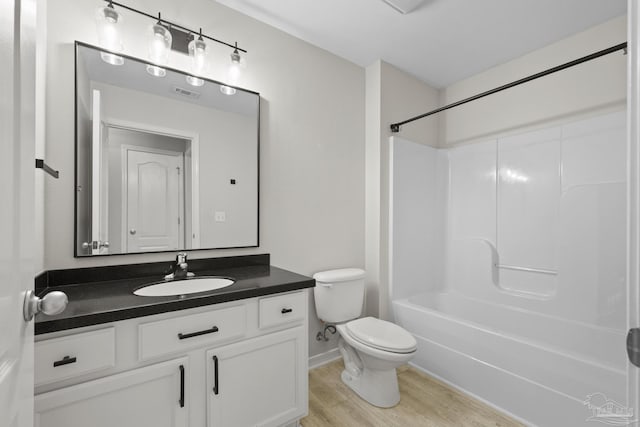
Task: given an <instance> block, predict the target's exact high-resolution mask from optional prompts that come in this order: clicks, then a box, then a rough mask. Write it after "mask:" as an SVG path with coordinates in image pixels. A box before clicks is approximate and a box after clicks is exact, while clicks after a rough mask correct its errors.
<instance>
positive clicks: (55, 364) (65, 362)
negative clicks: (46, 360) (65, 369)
mask: <svg viewBox="0 0 640 427" xmlns="http://www.w3.org/2000/svg"><path fill="white" fill-rule="evenodd" d="M76 361H77V359H76V358H75V357H71V356H65V357H63V358H62V360H56V361H55V362H53V367H54V368H57V367H58V366H64V365H69V364H71V363H76Z"/></svg>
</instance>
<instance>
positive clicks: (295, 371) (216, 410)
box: [207, 328, 308, 427]
mask: <svg viewBox="0 0 640 427" xmlns="http://www.w3.org/2000/svg"><path fill="white" fill-rule="evenodd" d="M306 345H307V343H306V342H305V341H304V332H303V329H302V328H295V329H289V330H286V331H283V332H277V333H274V334H269V335H266V336H263V337H259V338H254V339H252V340H248V341H244V342H241V343H237V344H232V345H229V346H227V347H223V348H220V349H215V350H211V351H208V352H207V393H208V399H207V407H208V408H207V409H208V414H209V415H208V426H210V427H216V426H225V427H226V426H233V427H253V426H261V427H268V426H269V427H270V426H273V427H275V426H280V425H282V424H284V423H286V422H289V421H291V420H292V419H295V418H298V417H302V416H303V415H304V414H305V413H306V412H307V381H308V379H307V370H306V365H304V366H303V364H302V363H301V360H305V359H306V354H304V351H305V346H306ZM216 378H217V381H216ZM216 385H217V387H216ZM248 402H250V405H251V410H247V403H248Z"/></svg>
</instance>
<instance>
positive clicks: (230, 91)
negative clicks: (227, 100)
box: [220, 85, 236, 95]
mask: <svg viewBox="0 0 640 427" xmlns="http://www.w3.org/2000/svg"><path fill="white" fill-rule="evenodd" d="M220 92H222V93H224V94H225V95H235V94H236V89H235V88H232V87H230V86H224V85H222V86H220Z"/></svg>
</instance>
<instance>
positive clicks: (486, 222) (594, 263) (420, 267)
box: [389, 111, 627, 426]
mask: <svg viewBox="0 0 640 427" xmlns="http://www.w3.org/2000/svg"><path fill="white" fill-rule="evenodd" d="M625 117H626V116H625V111H618V112H608V113H606V114H600V115H592V116H590V117H581V118H579V119H578V118H574V119H573V120H565V121H564V122H563V123H560V124H558V123H554V124H547V125H540V126H537V127H536V129H535V130H526V131H525V130H523V131H521V132H512V133H510V135H509V136H505V137H500V138H493V139H486V140H484V141H480V142H476V143H472V144H467V145H461V146H457V147H454V148H447V149H435V148H432V147H428V146H425V145H420V144H415V143H412V142H409V141H406V140H403V139H401V138H397V137H394V138H392V141H391V148H390V149H391V153H390V154H391V155H390V162H391V164H390V167H391V169H390V178H391V182H390V221H389V223H390V229H389V233H390V234H389V242H390V259H391V262H390V266H391V268H390V270H391V271H390V296H391V299H392V306H393V315H394V317H395V321H396V322H397V323H399V324H400V325H401V326H403V327H404V328H406V329H407V330H409V331H411V332H412V333H413V334H414V335H415V336H416V339H417V340H418V354H417V356H416V358H415V360H414V364H415V365H416V366H417V367H419V368H421V369H423V370H425V371H428V372H430V373H431V374H433V375H435V376H437V377H439V378H441V379H443V380H444V381H446V382H448V383H450V384H452V385H454V386H456V387H459V388H461V389H463V390H465V391H466V392H468V393H470V394H473V395H475V396H476V397H478V398H480V399H482V400H484V401H486V402H488V403H490V404H493V405H495V406H496V407H499V408H500V409H502V410H504V411H506V412H508V413H510V414H511V415H513V416H515V417H516V418H519V419H520V420H522V421H524V422H526V423H528V424H535V425H563V426H574V425H575V426H579V425H588V424H593V423H589V422H588V421H587V420H588V419H589V417H590V416H592V410H591V409H593V407H592V406H590V404H591V403H592V402H591V401H590V396H594V395H596V394H597V393H601V394H602V395H603V396H605V397H606V399H609V400H611V401H612V402H613V403H617V404H619V405H620V406H621V407H624V406H626V405H627V401H626V396H627V390H626V387H627V385H626V384H627V382H626V353H625V344H624V343H625V335H626V329H627V324H626V318H627V316H626V314H627V298H626V295H627V289H626V244H627V242H626V236H627V220H626V213H627V193H626V191H627V183H626V180H627V151H626V150H627V144H626V120H625ZM598 396H599V395H598Z"/></svg>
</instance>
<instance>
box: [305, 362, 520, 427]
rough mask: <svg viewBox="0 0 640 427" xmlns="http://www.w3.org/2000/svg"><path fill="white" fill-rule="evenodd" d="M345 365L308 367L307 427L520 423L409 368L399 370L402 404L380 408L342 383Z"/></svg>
mask: <svg viewBox="0 0 640 427" xmlns="http://www.w3.org/2000/svg"><path fill="white" fill-rule="evenodd" d="M343 367H344V365H343V363H342V360H336V361H335V362H331V363H329V364H327V365H324V366H321V367H319V368H315V369H312V370H311V371H309V415H308V416H307V417H305V418H303V419H302V421H301V424H302V426H303V427H327V426H331V427H337V426H345V427H351V426H356V427H359V426H374V427H395V426H398V427H400V426H401V427H418V426H420V427H421V426H438V427H441V426H444V427H446V426H456V427H466V426H469V427H471V426H473V427H480V426H494V427H496V426H499V427H507V426H508V427H511V426H522V424H520V423H518V422H516V421H514V420H513V419H511V418H509V417H507V416H506V415H504V414H502V413H500V412H498V411H496V410H495V409H493V408H491V407H489V406H487V405H485V404H483V403H482V402H479V401H477V400H475V399H472V398H470V397H469V396H466V395H464V394H462V393H460V392H459V391H457V390H454V389H452V388H451V387H449V386H447V385H446V384H444V383H442V382H440V381H438V380H436V379H434V378H432V377H430V376H428V375H426V374H425V373H423V372H421V371H418V370H417V369H415V368H413V367H410V366H403V367H401V368H399V369H398V383H399V386H400V396H401V398H400V403H399V404H398V405H397V406H395V407H394V408H389V409H382V408H377V407H375V406H372V405H369V404H368V403H366V402H365V401H363V400H362V399H360V398H359V397H358V396H357V395H356V394H355V393H354V392H352V391H351V389H349V388H348V387H347V386H346V385H345V384H344V383H343V382H342V380H341V379H340V373H341V372H342V370H343Z"/></svg>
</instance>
